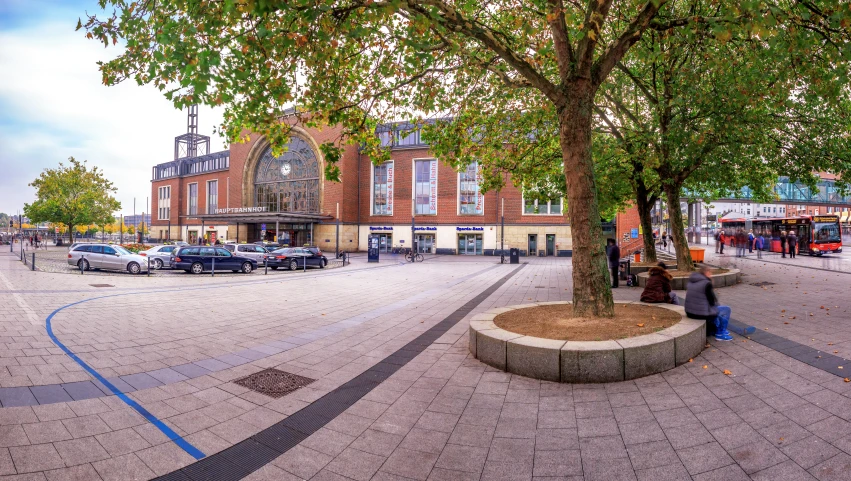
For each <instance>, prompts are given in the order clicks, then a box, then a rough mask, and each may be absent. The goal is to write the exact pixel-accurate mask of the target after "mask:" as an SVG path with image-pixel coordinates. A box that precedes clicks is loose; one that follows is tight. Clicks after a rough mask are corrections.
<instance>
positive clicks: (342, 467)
mask: <svg viewBox="0 0 851 481" xmlns="http://www.w3.org/2000/svg"><path fill="white" fill-rule="evenodd" d="M386 459H387V458H385V457H384V456H377V455H375V454H370V453H365V452H363V451H358V450H356V449H352V448H346V449H344V450H343V452H342V453H340V454H339V455H338V456H337V457H335V458H334V460H333V461H331V462H330V463H328V466H326V468H325V469H327V470H329V471H331V472H334V473H337V474H339V475H341V476H345V477H347V478H351V479H356V480H359V481H367V480H369V479H370V478H371V477H372V476H373V475H375V473H376V472H377V471H378V468H380V467H381V465H382V464H384V461H385V460H386Z"/></svg>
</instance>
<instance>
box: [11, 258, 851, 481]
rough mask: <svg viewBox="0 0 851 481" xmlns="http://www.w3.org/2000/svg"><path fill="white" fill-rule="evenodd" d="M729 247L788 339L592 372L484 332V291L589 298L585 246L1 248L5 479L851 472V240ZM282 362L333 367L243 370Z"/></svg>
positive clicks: (623, 292) (811, 475)
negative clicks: (478, 326) (182, 270)
mask: <svg viewBox="0 0 851 481" xmlns="http://www.w3.org/2000/svg"><path fill="white" fill-rule="evenodd" d="M707 257H708V262H710V263H715V264H717V265H730V266H736V267H737V268H740V269H742V271H743V273H744V276H743V278H742V279H743V281H742V283H741V284H739V285H737V286H734V287H729V288H724V289H721V290H719V291H718V293H719V295H720V297H721V299H722V302H723V303H724V304H728V305H730V306H732V308H733V318H734V319H735V320H736V321H738V322H740V323H743V324H752V325H755V326H757V328H758V329H759V332H761V333H768V334H771V335H773V337H770V336H768V334H763V336H762V337H760V336H757V335H754V336H752V337H753V338H752V339H747V338H743V337H741V336H735V339H734V341H733V342H729V343H716V342H715V341H711V344H712V345H711V347H710V348H708V349H706V350H705V351H704V352H703V353H702V354H701V355H700V356H699V357H697V358H695V359H694V362H691V363H687V364H684V365H682V366H679V367H677V368H675V369H673V370H670V371H667V372H665V373H662V374H657V375H654V376H650V377H645V378H641V379H637V380H634V381H628V382H621V383H610V384H598V385H581V384H573V385H570V384H558V383H550V382H543V381H538V380H533V379H528V378H523V377H520V376H516V375H511V374H507V373H504V372H501V371H498V370H496V369H493V368H490V367H486V366H485V365H484V364H482V363H480V362H478V361H477V360H475V359H474V358H472V357H471V356H470V355H469V352H468V349H467V343H468V336H467V326H468V324H467V323H468V319H469V318H470V317H471V316H472V315H474V314H476V313H478V312H482V311H484V310H487V309H490V308H493V307H501V306H506V305H511V304H520V303H529V302H544V301H557V300H569V299H570V295H571V278H570V274H571V267H570V260H569V259H564V258H528V259H523V260H524V261H525V262H526V264H523V265H522V267H519V268H518V266H511V265H499V264H498V263H497V259H494V258H490V257H450V256H446V257H444V256H437V257H431V258H429V259H427V260H426V262H423V263H417V264H413V265H410V264H403V263H400V262H398V261H399V259H395V258H392V257H390V258H389V259H388V258H386V257H385V258H383V259H382V262H381V263H380V264H378V265H375V264H367V263H366V259H365V256H364V257H355V258H354V259H353V264H352V265H351V266H347V267H345V268H337V269H330V270H326V271H322V272H311V271H308V272H307V273H286V274H282V273H275V274H271V273H270V275H268V276H264V275H263V274H262V272H260V273H254V274H252V275H250V276H244V275H224V276H217V277H210V276H203V277H199V276H181V275H159V276H152V277H150V278H148V277H130V276H109V279H108V281H107V282H108V283H109V284H110V285H113V286H114V287H109V288H96V287H93V286H92V285H91V284H98V283H107V282H103V281H104V279H103V278H102V277H101V276H98V275H97V274H91V275H85V276H76V275H69V274H67V273H58V272H57V273H52V272H32V271H30V270H28V269H27V268H25V267H24V266H23V264H21V263H20V262H19V261H16V258H15V257H14V256H11V255H8V254H0V328H2V333H0V337H2V345H0V404H2V408H0V479H4V478H3V476H16V475H27V476H35V477H33V478H32V479H103V480H111V479H121V480H123V479H151V478H155V477H157V476H164V475H169V473H173V472H175V471H177V470H182V471H181V472H185V473H186V474H187V475H189V476H194V477H195V478H194V479H213V475H212V474H211V473H216V474H215V475H216V476H217V478H216V479H243V478H244V479H251V480H263V479H284V480H286V479H317V480H323V479H355V480H368V479H423V480H426V479H432V480H438V479H446V480H466V479H486V480H489V479H586V480H592V479H601V480H627V479H638V480H643V479H653V480H663V479H674V480H679V479H694V480H709V479H723V480H736V479H758V480H775V479H820V480H834V479H849V477H848V476H849V475H848V473H851V383H846V382H844V381H843V377H842V376H841V375H837V373H839V374H841V373H842V372H844V371H845V370H848V369H851V363H847V366H846V365H844V363H845V359H846V358H848V357H851V313H849V312H848V310H849V309H851V306H849V305H848V303H847V292H848V290H849V287H851V274H849V273H851V262H848V261H851V256H848V255H843V256H834V258H832V259H809V258H801V259H796V260H795V261H794V262H791V261H789V260H786V259H779V258H776V256H767V257H766V259H765V260H764V261H757V260H756V259H752V258H746V259H737V258H735V257H731V256H716V255H714V254H712V253H711V252H709V253H708V256H707ZM761 282H772V283H773V284H770V285H755V284H759V283H761ZM639 294H640V290H639V289H637V288H625V287H622V288H620V289H618V290H616V291H615V298H616V299H621V300H637V299H638V296H639ZM680 294H682V293H680ZM54 311H56V312H54ZM49 316H50V323H51V328H52V330H53V333H54V335H55V336H56V340H57V341H59V342H60V343H61V344H62V345H63V346H64V347H65V349H67V352H66V350H65V349H63V348H62V347H60V346H59V345H58V344H57V343H56V342H54V340H53V339H51V337H50V336H49V335H48V332H47V331H46V320H47V319H48V317H49ZM68 352H71V353H73V354H74V356H76V357H77V358H78V359H79V360H80V361H81V362H82V363H83V364H85V365H86V366H88V369H87V368H84V367H83V365H82V364H81V363H78V362H76V361H75V360H74V359H72V358H71V357H70V356H69V354H68ZM819 356H821V357H819ZM834 364H836V365H834ZM839 366H842V368H843V369H841V370H840V369H838V368H839ZM267 368H275V369H280V370H282V371H286V372H289V373H293V374H297V375H300V376H304V377H307V378H310V379H315V380H316V381H315V382H313V383H310V384H308V385H306V386H303V387H300V388H298V389H297V390H295V391H293V392H290V393H289V394H286V395H284V396H282V397H280V398H277V399H276V398H273V397H269V396H265V395H263V394H260V393H258V392H254V391H251V390H249V389H247V388H245V387H243V386H240V385H238V384H235V383H234V382H233V381H235V380H237V379H240V378H243V377H245V376H247V375H250V374H253V373H256V372H259V371H262V370H264V369H267ZM724 370H729V371H730V372H732V374H731V375H729V376H728V375H724V374H723V371H724ZM95 373H96V374H95ZM116 392H118V393H121V395H120V396H119V395H116ZM170 437H171V439H170ZM192 453H202V454H201V455H200V456H197V455H196V456H193V454H192ZM281 453H283V454H281ZM196 457H203V459H202V461H200V462H199V461H196ZM166 477H167V476H166ZM21 479H29V478H21ZM168 479H171V478H168Z"/></svg>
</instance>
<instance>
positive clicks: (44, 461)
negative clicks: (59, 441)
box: [9, 444, 65, 474]
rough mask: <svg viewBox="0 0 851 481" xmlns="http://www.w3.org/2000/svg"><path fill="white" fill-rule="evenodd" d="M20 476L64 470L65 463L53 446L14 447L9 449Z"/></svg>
mask: <svg viewBox="0 0 851 481" xmlns="http://www.w3.org/2000/svg"><path fill="white" fill-rule="evenodd" d="M9 453H10V454H11V455H12V460H13V461H14V462H15V468H16V469H17V471H18V473H19V474H23V473H34V472H41V471H48V470H51V469H58V468H64V467H65V463H64V462H63V461H62V458H61V457H60V456H59V453H58V452H56V448H54V447H53V445H52V444H37V445H33V446H13V447H11V448H9Z"/></svg>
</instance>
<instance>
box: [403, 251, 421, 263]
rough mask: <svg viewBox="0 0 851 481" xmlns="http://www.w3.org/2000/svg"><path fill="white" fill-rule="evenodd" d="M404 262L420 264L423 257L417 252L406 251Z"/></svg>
mask: <svg viewBox="0 0 851 481" xmlns="http://www.w3.org/2000/svg"><path fill="white" fill-rule="evenodd" d="M405 260H407V261H408V262H422V261H423V255H422V254H420V253H419V252H413V251H412V250H411V249H408V250H407V252H406V253H405Z"/></svg>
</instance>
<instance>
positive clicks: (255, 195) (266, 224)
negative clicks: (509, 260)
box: [151, 110, 571, 256]
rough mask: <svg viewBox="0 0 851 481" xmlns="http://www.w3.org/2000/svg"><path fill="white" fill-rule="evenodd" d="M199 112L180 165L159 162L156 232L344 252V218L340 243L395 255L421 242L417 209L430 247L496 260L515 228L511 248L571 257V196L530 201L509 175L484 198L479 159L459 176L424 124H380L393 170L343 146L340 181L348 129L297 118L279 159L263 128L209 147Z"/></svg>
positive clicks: (184, 140)
mask: <svg viewBox="0 0 851 481" xmlns="http://www.w3.org/2000/svg"><path fill="white" fill-rule="evenodd" d="M193 115H194V118H193ZM196 119H197V113H195V114H193V111H192V110H190V120H189V132H188V133H187V134H184V135H181V136H179V137H177V138H176V139H175V160H173V161H171V162H166V163H163V164H159V165H157V166H155V167H154V168H153V180H152V184H151V189H152V197H151V198H152V199H154V202H153V205H152V213H153V214H154V216H153V219H152V227H151V236H152V237H154V238H158V239H161V240H163V241H165V240H184V241H186V242H190V243H197V242H198V241H199V239H200V238H203V239H205V240H206V241H207V242H213V241H214V240H215V239H216V238H219V239H226V240H229V241H237V242H256V241H260V240H264V241H270V242H274V241H277V242H278V243H280V244H282V245H291V246H295V245H299V246H300V245H304V244H311V245H316V246H319V247H320V248H322V249H323V250H326V251H334V250H335V249H336V247H337V245H336V238H337V237H336V232H337V222H338V220H339V238H340V246H339V247H340V250H344V251H350V252H351V251H365V250H366V249H367V242H368V239H369V238H370V236H374V237H375V238H376V239H377V240H378V242H379V245H380V249H381V250H382V251H384V252H387V251H390V250H392V249H394V248H400V247H401V248H407V247H410V246H411V245H412V244H411V242H412V233H411V224H412V219H411V212H412V210H413V211H414V216H413V223H414V232H415V239H413V240H416V242H417V248H418V250H419V251H420V252H424V253H436V254H467V255H490V254H494V251H495V250H498V249H500V248H501V244H500V242H501V237H502V235H503V234H504V242H505V248H506V249H508V248H510V247H517V248H519V249H521V252H522V253H523V254H527V253H533V255H559V256H568V255H570V252H571V239H570V225H569V223H568V219H567V217H566V214H565V212H564V211H565V209H564V202H563V200H562V199H551V200H549V201H545V202H544V201H535V200H531V199H524V197H523V195H522V193H521V191H520V190H518V189H517V188H515V187H514V186H512V185H511V183H510V182H509V183H508V186H507V187H506V188H504V189H503V190H502V191H501V192H487V193H482V192H480V190H479V181H478V179H479V172H480V170H479V166H478V165H476V164H473V165H471V166H469V167H468V168H467V169H465V170H464V171H462V172H456V171H455V170H453V169H452V168H451V167H449V166H447V165H446V164H445V163H443V162H441V161H440V159H438V158H436V157H435V156H434V155H433V154H432V153H431V152H430V150H429V147H428V145H426V144H425V143H423V142H422V140H421V138H420V132H419V131H418V130H417V129H415V128H414V126H413V125H409V124H393V125H382V126H380V127H379V128H378V129H377V135H378V136H379V138H380V139H381V141H382V143H383V144H384V145H385V146H386V147H387V148H388V149H390V152H391V160H390V161H388V162H386V163H383V164H382V165H374V164H373V163H372V162H370V159H369V158H368V157H366V156H365V155H363V154H361V153H360V152H359V149H358V147H357V146H354V145H346V146H343V154H342V156H341V159H340V161H339V162H338V166H339V168H340V179H341V182H332V181H329V180H326V179H325V178H324V171H325V160H324V158H323V155H322V152H321V151H320V149H319V145H320V144H321V143H323V142H325V141H329V140H332V139H335V138H337V137H338V135H339V133H340V129H339V128H336V127H326V128H324V129H321V130H317V129H312V128H306V127H304V126H303V125H300V124H295V125H294V127H293V132H292V137H291V140H290V144H289V146H288V149H287V151H286V152H285V153H284V154H283V155H281V156H279V157H277V158H276V157H274V156H273V155H272V153H271V149H270V147H269V143H268V141H267V140H266V139H265V138H264V137H263V136H260V135H257V134H253V135H250V140H249V141H248V142H246V143H243V144H233V145H231V146H230V148H229V149H228V150H225V151H222V152H215V153H208V150H209V138H208V137H206V136H201V135H198V134H197V132H196V130H197V127H196V126H195V125H196V124H195V122H196ZM290 119H292V120H294V117H285V118H284V120H283V121H288V120H290ZM204 145H206V146H207V149H205V148H204ZM199 154H200V155H199ZM503 203H504V215H505V221H504V225H505V227H504V232H503V231H502V228H501V215H502V206H503ZM497 253H498V251H497Z"/></svg>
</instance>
